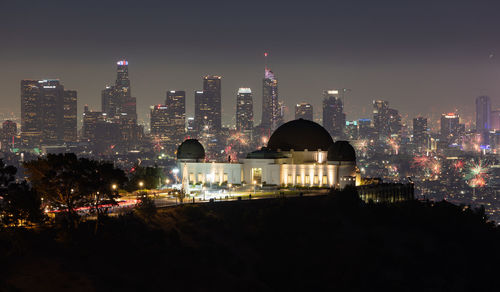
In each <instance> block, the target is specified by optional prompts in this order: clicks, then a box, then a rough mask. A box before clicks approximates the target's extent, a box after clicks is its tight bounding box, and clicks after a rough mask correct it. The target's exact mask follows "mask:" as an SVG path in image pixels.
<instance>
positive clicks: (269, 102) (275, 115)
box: [261, 66, 283, 130]
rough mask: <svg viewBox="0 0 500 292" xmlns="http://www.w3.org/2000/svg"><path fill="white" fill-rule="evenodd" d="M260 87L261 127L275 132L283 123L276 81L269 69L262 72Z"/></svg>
mask: <svg viewBox="0 0 500 292" xmlns="http://www.w3.org/2000/svg"><path fill="white" fill-rule="evenodd" d="M262 83H263V86H262V121H261V126H262V127H265V128H270V129H271V130H275V129H276V128H277V127H278V126H279V124H280V123H282V122H283V116H282V112H281V106H280V102H279V97H278V79H276V76H275V75H274V73H273V71H271V70H270V69H269V68H267V66H266V68H265V70H264V79H263V82H262Z"/></svg>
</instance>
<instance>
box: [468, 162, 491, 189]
mask: <svg viewBox="0 0 500 292" xmlns="http://www.w3.org/2000/svg"><path fill="white" fill-rule="evenodd" d="M466 170H467V171H466V172H465V175H464V179H465V182H466V183H467V184H468V185H469V186H470V187H472V188H482V187H485V186H486V185H487V184H488V179H489V166H488V163H487V162H485V161H483V160H478V161H475V160H473V161H471V162H470V163H468V164H467V169H466Z"/></svg>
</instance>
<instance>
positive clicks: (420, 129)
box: [413, 117, 429, 151]
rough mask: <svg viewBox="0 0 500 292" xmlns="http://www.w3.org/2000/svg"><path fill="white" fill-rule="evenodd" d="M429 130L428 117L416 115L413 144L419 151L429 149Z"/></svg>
mask: <svg viewBox="0 0 500 292" xmlns="http://www.w3.org/2000/svg"><path fill="white" fill-rule="evenodd" d="M428 139H429V132H428V128H427V118H424V117H416V118H414V119H413V144H414V145H415V147H416V148H417V150H419V151H423V150H426V149H427V144H428Z"/></svg>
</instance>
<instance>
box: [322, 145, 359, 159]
mask: <svg viewBox="0 0 500 292" xmlns="http://www.w3.org/2000/svg"><path fill="white" fill-rule="evenodd" d="M327 160H328V161H356V151H354V148H353V147H352V146H351V144H350V143H349V142H347V141H337V142H335V143H333V144H332V145H331V146H330V148H328V157H327Z"/></svg>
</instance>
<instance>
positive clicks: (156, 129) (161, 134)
mask: <svg viewBox="0 0 500 292" xmlns="http://www.w3.org/2000/svg"><path fill="white" fill-rule="evenodd" d="M168 114H169V113H168V107H167V106H165V105H155V106H152V107H151V123H150V126H151V136H152V137H153V139H154V140H155V142H159V143H165V142H167V141H169V140H170V136H169V134H170V133H169V128H170V127H171V124H170V119H169V117H168Z"/></svg>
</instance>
